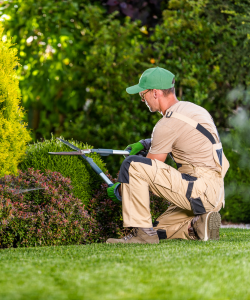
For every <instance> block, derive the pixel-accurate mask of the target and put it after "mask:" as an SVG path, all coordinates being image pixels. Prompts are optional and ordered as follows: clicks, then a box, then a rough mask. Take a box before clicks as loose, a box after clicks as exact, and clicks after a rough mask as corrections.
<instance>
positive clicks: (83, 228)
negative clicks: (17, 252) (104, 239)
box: [0, 169, 97, 248]
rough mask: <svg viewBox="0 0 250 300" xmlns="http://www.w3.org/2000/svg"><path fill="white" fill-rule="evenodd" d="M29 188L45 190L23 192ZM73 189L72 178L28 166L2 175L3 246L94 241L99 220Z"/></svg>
mask: <svg viewBox="0 0 250 300" xmlns="http://www.w3.org/2000/svg"><path fill="white" fill-rule="evenodd" d="M27 188H42V189H40V190H36V191H31V192H26V193H22V191H23V190H25V189H27ZM71 190H72V186H71V185H70V179H68V178H65V177H63V176H62V175H61V174H60V173H58V172H51V171H46V172H44V173H41V172H40V171H34V170H33V169H29V170H28V171H26V172H21V171H20V172H19V175H18V176H16V177H15V176H5V177H3V178H1V182H0V247H1V248H4V247H22V246H23V247H27V246H49V245H68V244H83V243H88V242H93V241H95V240H96V239H97V238H96V237H95V236H96V234H97V232H95V230H96V228H97V226H96V222H95V220H93V218H92V217H90V216H89V214H88V213H87V211H86V210H85V208H84V205H83V204H82V202H81V201H80V200H79V199H77V198H75V197H74V196H73V194H72V193H71ZM20 191H21V193H20Z"/></svg>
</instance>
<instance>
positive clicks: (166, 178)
mask: <svg viewBox="0 0 250 300" xmlns="http://www.w3.org/2000/svg"><path fill="white" fill-rule="evenodd" d="M155 162H156V166H157V169H156V175H155V178H154V184H157V185H160V186H162V187H164V188H167V189H169V190H171V191H172V192H174V193H181V192H182V190H183V185H182V177H181V173H180V172H179V171H177V170H176V169H174V168H172V167H171V166H169V165H167V164H165V163H163V162H161V161H159V160H155Z"/></svg>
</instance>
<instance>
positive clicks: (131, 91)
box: [126, 84, 146, 94]
mask: <svg viewBox="0 0 250 300" xmlns="http://www.w3.org/2000/svg"><path fill="white" fill-rule="evenodd" d="M144 90H146V89H144V88H141V87H139V84H136V85H133V86H130V87H128V88H126V92H127V93H128V94H137V93H140V92H142V91H144Z"/></svg>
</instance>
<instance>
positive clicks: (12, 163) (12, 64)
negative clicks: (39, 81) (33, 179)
mask: <svg viewBox="0 0 250 300" xmlns="http://www.w3.org/2000/svg"><path fill="white" fill-rule="evenodd" d="M2 37H3V27H2V25H1V24H0V177H1V176H3V175H5V174H15V173H16V172H17V166H18V164H19V162H20V161H21V160H22V158H23V157H24V155H25V149H26V145H27V142H28V141H30V140H31V138H30V135H29V132H28V130H27V128H26V126H27V125H26V124H25V123H24V122H23V117H24V112H23V109H22V107H20V96H21V95H20V90H19V82H18V78H17V75H16V70H15V69H16V67H17V66H18V65H19V63H18V58H17V49H15V48H13V44H12V43H11V41H9V40H7V41H3V40H2Z"/></svg>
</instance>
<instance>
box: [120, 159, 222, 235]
mask: <svg viewBox="0 0 250 300" xmlns="http://www.w3.org/2000/svg"><path fill="white" fill-rule="evenodd" d="M182 173H183V174H184V175H183V174H182ZM187 174H189V175H190V176H193V177H190V176H188V175H187ZM128 176H129V183H122V185H121V190H122V212H123V225H124V227H142V228H149V227H152V219H151V214H150V197H149V191H152V192H153V193H154V194H155V195H157V196H159V197H163V198H164V199H166V201H169V202H171V205H170V206H169V208H168V209H167V210H166V211H165V212H164V213H163V214H162V215H161V216H160V217H159V218H158V219H157V220H156V221H157V222H158V224H157V226H156V227H154V228H155V229H156V230H158V229H164V230H166V235H167V239H176V238H181V239H189V235H188V226H189V224H190V222H191V220H192V219H193V218H194V216H195V215H197V212H196V213H195V210H197V211H199V209H200V208H199V203H200V202H201V206H203V208H202V209H205V212H210V211H219V210H220V209H221V207H222V202H223V201H224V182H223V178H222V177H221V176H220V174H219V173H217V172H215V171H211V170H209V169H207V168H197V167H196V168H195V167H193V166H184V167H183V168H180V169H179V170H176V169H174V168H172V167H171V166H169V165H167V164H165V163H163V162H161V161H158V160H152V165H149V164H145V163H143V162H134V161H132V162H131V163H130V166H129V169H128ZM183 177H184V178H186V179H183ZM192 199H193V200H194V201H193V202H192ZM197 199H198V200H197ZM199 199H200V200H199ZM192 203H193V204H192ZM196 203H198V209H197V206H196ZM191 204H192V207H191ZM194 206H196V207H194ZM201 211H202V210H200V212H199V213H198V214H201ZM157 222H156V223H157Z"/></svg>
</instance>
